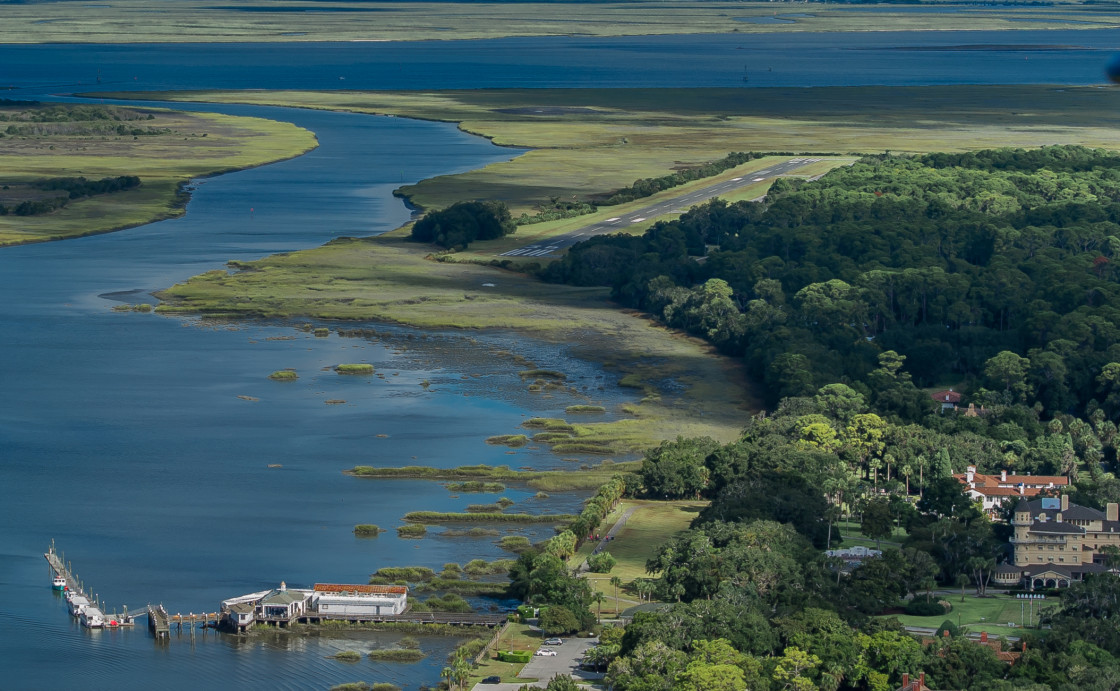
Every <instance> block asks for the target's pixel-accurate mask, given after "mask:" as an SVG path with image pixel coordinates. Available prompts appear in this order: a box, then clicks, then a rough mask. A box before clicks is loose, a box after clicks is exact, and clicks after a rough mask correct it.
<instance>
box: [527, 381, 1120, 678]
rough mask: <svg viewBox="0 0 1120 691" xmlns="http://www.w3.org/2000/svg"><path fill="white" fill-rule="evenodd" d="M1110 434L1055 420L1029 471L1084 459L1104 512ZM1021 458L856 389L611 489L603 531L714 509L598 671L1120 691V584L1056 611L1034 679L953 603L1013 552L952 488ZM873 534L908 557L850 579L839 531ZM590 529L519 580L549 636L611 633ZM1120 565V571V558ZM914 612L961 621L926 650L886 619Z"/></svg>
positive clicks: (979, 591)
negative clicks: (576, 554) (633, 515)
mask: <svg viewBox="0 0 1120 691" xmlns="http://www.w3.org/2000/svg"><path fill="white" fill-rule="evenodd" d="M1108 429H1109V428H1108V422H1107V421H1101V425H1098V427H1097V429H1093V428H1092V427H1091V426H1088V425H1087V423H1084V422H1082V421H1079V420H1076V419H1068V420H1066V421H1065V422H1062V421H1058V420H1055V421H1051V423H1050V424H1048V425H1047V426H1046V428H1045V430H1044V431H1043V432H1042V434H1041V435H1040V437H1039V438H1038V439H1036V440H1035V441H1034V442H1033V443H1032V444H1030V445H1029V446H1027V447H1026V448H1022V447H1019V451H1021V452H1022V453H1023V454H1024V455H1025V456H1031V455H1037V454H1044V455H1045V454H1047V453H1049V452H1050V451H1049V450H1052V449H1056V448H1065V447H1067V446H1068V451H1067V452H1066V453H1065V454H1064V455H1065V456H1067V457H1070V458H1074V459H1078V458H1080V459H1081V460H1083V461H1085V462H1084V463H1081V464H1079V465H1081V466H1082V467H1084V469H1085V472H1078V470H1077V467H1076V466H1075V467H1072V468H1071V469H1070V472H1071V474H1072V475H1073V476H1074V478H1075V479H1076V481H1075V484H1074V486H1073V488H1072V489H1073V494H1072V498H1073V500H1074V501H1076V502H1079V503H1083V504H1085V505H1088V506H1095V507H1101V506H1103V504H1104V502H1107V501H1118V500H1120V483H1117V481H1116V479H1115V477H1114V476H1113V475H1112V474H1111V473H1107V472H1105V471H1104V469H1103V467H1102V465H1101V462H1100V461H1101V459H1102V458H1107V459H1109V460H1114V459H1115V454H1116V448H1115V443H1116V441H1117V440H1116V439H1115V436H1114V435H1113V436H1111V437H1110V436H1109V435H1108V434H1106V435H1105V438H1106V439H1108V441H1107V442H1106V441H1102V440H1101V437H1100V436H1098V431H1101V430H1105V431H1107V430H1108ZM1074 440H1077V441H1074ZM1010 448H1011V447H1009V446H1007V445H1005V444H999V443H996V442H993V440H991V439H989V438H986V437H983V436H980V435H976V434H974V433H972V432H968V431H964V430H960V431H957V432H955V433H953V434H945V433H943V432H938V431H935V430H930V429H927V428H924V427H920V426H917V425H898V424H892V423H889V422H886V421H884V420H883V419H881V418H880V417H879V416H878V415H876V414H875V413H873V412H870V409H869V408H868V404H867V402H866V401H865V400H864V399H863V397H862V396H861V395H860V394H859V393H857V392H855V391H854V390H853V389H851V388H850V387H847V386H845V385H843V384H833V385H829V386H826V387H823V388H822V389H821V390H820V391H818V392H817V393H815V394H814V395H811V396H804V397H795V398H787V399H783V400H782V401H781V402H780V403H779V405H778V406H777V409H776V410H775V411H774V412H772V413H767V414H759V415H757V416H755V417H754V418H753V419H752V420H751V422H750V424H749V425H748V427H747V428H746V429H745V430H744V432H743V435H742V437H741V438H740V439H739V440H737V441H735V442H732V443H729V444H719V443H717V442H715V441H713V440H711V439H706V438H700V439H684V438H678V439H677V440H675V441H669V442H664V443H662V444H661V445H660V446H659V447H657V448H656V449H653V450H651V451H649V452H648V453H647V454H646V455H645V458H644V460H643V462H642V465H641V467H640V469H639V470H638V471H637V472H635V473H633V474H629V475H624V476H619V477H617V478H616V479H615V480H613V481H612V482H611V483H608V485H605V486H604V488H603V490H601V491H600V493H599V494H598V495H596V497H595V498H594V499H592V500H591V502H589V503H588V508H587V511H588V512H589V513H591V514H593V516H599V515H600V514H602V513H603V509H604V507H609V505H610V502H611V501H613V500H615V499H616V498H617V497H619V496H631V497H642V498H662V499H676V498H689V499H694V498H707V499H709V500H710V502H711V503H710V504H709V506H708V507H707V508H706V509H704V510H703V511H702V512H701V513H700V514H699V515H698V516H697V518H696V519H695V520H694V521H693V523H692V526H691V528H690V529H689V530H687V531H685V532H683V533H679V534H677V535H676V536H674V537H673V538H671V539H670V540H669V541H668V542H666V543H665V544H663V545H662V546H661V547H660V548H659V549H658V550H657V552H656V555H655V556H654V557H653V558H652V559H650V560H649V562H648V563H647V565H646V566H647V570H648V573H649V574H650V577H649V578H645V579H638V580H637V581H635V582H634V583H632V584H630V585H629V586H628V587H629V588H630V589H631V592H638V593H643V592H645V593H649V594H651V595H653V596H654V597H655V598H656V599H658V600H660V601H662V602H665V603H668V604H667V605H665V606H663V607H661V608H660V609H653V610H651V611H645V612H639V613H637V614H635V615H634V618H633V621H632V622H630V623H628V624H627V625H626V626H625V627H624V628H621V627H620V628H617V629H611V628H609V627H608V628H606V629H604V630H603V632H602V633H601V636H600V640H601V644H600V645H599V646H598V647H597V648H595V649H593V651H594V652H593V654H592V659H593V662H594V664H596V665H599V666H600V668H602V669H605V670H606V671H607V680H608V682H609V683H610V684H611V685H612V688H614V689H618V690H619V691H670V690H671V689H690V690H692V691H702V690H703V691H708V690H711V691H715V690H717V689H719V690H733V689H774V690H777V689H804V690H808V689H830V690H833V691H836V690H842V689H843V690H847V689H851V690H857V689H876V690H881V689H894V688H897V687H898V685H899V684H900V683H901V678H902V674H904V673H905V674H911V676H912V677H915V678H916V676H917V673H918V672H925V673H926V675H927V683H928V684H929V685H930V687H931V688H945V689H949V688H951V689H970V690H971V689H985V690H986V689H1008V690H1010V689H1032V690H1034V691H1046V690H1047V689H1074V688H1084V689H1111V688H1116V685H1117V684H1120V619H1118V618H1117V616H1116V615H1117V614H1120V610H1118V609H1117V605H1116V603H1117V602H1120V579H1117V578H1116V577H1115V576H1114V575H1112V574H1101V575H1099V576H1096V577H1092V576H1090V577H1088V578H1087V579H1086V580H1085V582H1083V583H1076V584H1075V585H1074V586H1073V587H1072V588H1069V589H1065V590H1063V591H1061V592H1060V593H1052V594H1051V597H1053V596H1054V595H1057V596H1058V597H1059V598H1060V602H1061V604H1060V607H1058V608H1057V609H1056V611H1054V612H1052V613H1051V614H1048V615H1047V618H1046V620H1045V624H1046V626H1047V627H1048V628H1047V629H1046V630H1044V631H1040V632H1032V631H1030V630H1026V629H1024V630H1021V632H1019V633H1018V634H1017V635H1018V636H1019V637H1020V641H1019V642H1018V643H1016V644H1015V647H1014V652H1015V653H1016V656H1017V659H1015V660H1014V664H1010V665H1009V664H1008V661H1007V659H1001V658H1000V657H999V656H998V655H997V654H996V653H995V652H994V651H993V650H992V649H991V648H989V647H987V646H983V645H980V644H978V643H976V642H975V641H972V640H969V639H968V638H967V637H965V636H964V635H962V632H961V631H960V630H958V628H957V626H956V625H955V624H954V623H953V619H954V618H955V617H953V616H950V615H949V613H950V612H951V608H952V607H953V603H956V602H957V597H955V596H947V595H946V594H945V590H944V589H945V588H960V593H961V602H963V601H964V597H963V593H964V589H965V588H966V587H968V588H970V589H973V590H974V591H975V594H976V595H977V596H979V597H983V596H985V595H986V594H987V585H988V583H989V581H990V578H991V574H992V571H993V569H995V568H996V566H997V565H998V564H999V563H1001V562H1002V561H1004V560H1005V559H1006V558H1007V557H1008V544H1007V539H1008V536H1009V534H1010V528H1009V526H1008V525H1007V524H1006V523H1005V522H997V521H992V520H990V519H989V517H988V516H987V515H986V514H985V513H984V512H983V511H981V510H980V509H979V508H978V507H977V506H976V505H974V504H972V503H971V502H970V500H969V498H968V497H967V495H965V494H964V493H963V492H962V491H961V484H960V482H959V481H958V480H956V479H954V478H953V477H951V472H952V471H953V470H954V469H957V468H958V467H959V466H961V465H963V464H965V463H978V464H982V465H983V466H986V467H987V468H993V467H995V465H996V464H1000V463H1004V462H1008V461H1011V462H1013V461H1014V460H1015V458H1014V455H1015V452H1013V451H1009V449H1010ZM1061 455H1063V454H1062V453H1059V454H1058V456H1061ZM1089 459H1092V460H1089ZM856 515H858V523H859V526H860V532H861V533H863V534H864V535H866V536H868V537H869V538H871V539H890V540H897V539H899V533H898V532H895V531H896V530H897V529H899V528H902V529H904V533H903V534H904V535H905V537H902V538H901V540H902V541H901V543H890V546H886V545H884V547H883V549H884V552H883V555H882V557H881V558H878V559H869V560H865V561H863V563H862V564H860V565H858V566H856V567H855V568H843V564H842V563H841V562H840V561H839V560H837V559H835V558H833V557H829V556H828V555H826V554H825V553H824V551H823V550H824V549H825V548H826V547H827V546H829V545H835V544H836V542H837V540H838V530H837V526H836V524H837V522H838V521H840V520H841V519H843V518H845V517H847V518H848V519H849V520H851V519H852V518H853V517H854V516H856ZM596 524H597V521H595V522H592V523H591V526H592V528H593V527H594V525H596ZM571 529H575V530H577V531H583V530H585V529H586V528H585V526H583V525H581V526H580V527H578V528H570V529H569V530H568V531H565V532H564V533H561V534H560V535H558V536H557V537H556V538H553V539H552V540H550V541H548V542H546V543H545V544H544V545H543V546H538V548H533V549H529V550H527V551H525V552H522V554H521V555H520V558H519V560H518V562H517V564H516V565H515V566H514V567H513V568H511V571H510V577H511V580H512V589H511V591H512V592H513V594H515V595H516V596H518V597H519V598H523V599H525V600H527V601H528V602H531V603H533V604H536V605H538V606H539V605H544V604H549V605H551V606H550V607H549V611H550V612H552V614H550V615H549V617H548V618H547V620H546V619H542V626H545V627H546V631H548V632H549V633H552V632H556V633H567V632H570V631H576V630H584V629H585V628H587V627H588V626H589V625H590V624H591V622H593V621H594V617H593V614H592V612H591V610H590V606H591V604H592V597H591V595H592V593H591V591H590V589H588V588H587V586H586V581H584V580H583V579H579V578H576V577H574V576H572V575H571V574H570V573H569V572H568V571H567V569H564V568H562V562H561V559H562V558H564V557H566V556H568V555H570V554H571V553H572V550H573V549H574V546H575V545H574V542H575V541H574V540H573V537H574V535H573V533H572V532H571ZM580 534H582V532H580ZM891 536H893V537H891ZM1114 560H1115V564H1114V565H1115V566H1120V554H1116V555H1115V556H1114ZM938 591H939V592H938ZM934 593H936V594H934ZM903 611H905V613H907V614H915V615H919V616H926V615H931V614H945V615H946V616H944V622H943V624H942V626H941V628H940V630H939V631H937V632H936V635H935V636H933V637H931V638H932V640H927V641H925V642H923V641H922V640H920V639H921V636H915V635H913V634H912V633H910V632H907V631H906V630H904V629H903V628H902V626H901V624H900V623H899V621H898V620H897V619H895V618H893V617H890V616H886V617H884V616H882V615H884V614H888V615H889V614H892V613H902V612H903ZM1024 643H1025V645H1024ZM1005 650H1007V648H1005Z"/></svg>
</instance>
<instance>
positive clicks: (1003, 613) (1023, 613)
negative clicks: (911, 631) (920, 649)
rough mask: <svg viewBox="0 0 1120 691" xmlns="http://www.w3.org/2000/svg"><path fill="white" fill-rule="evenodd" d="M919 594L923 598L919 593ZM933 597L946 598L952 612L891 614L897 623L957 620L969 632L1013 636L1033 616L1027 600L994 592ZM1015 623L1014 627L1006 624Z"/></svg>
mask: <svg viewBox="0 0 1120 691" xmlns="http://www.w3.org/2000/svg"><path fill="white" fill-rule="evenodd" d="M918 597H925V595H923V594H919V595H918ZM934 598H935V599H940V600H947V601H949V602H950V603H952V605H953V611H952V612H950V613H948V614H941V615H934V616H932V617H916V616H912V615H909V614H898V615H893V614H892V615H890V616H893V617H897V618H898V620H899V621H900V622H902V623H903V624H904V625H906V626H924V627H932V628H937V627H939V626H941V623H942V622H944V621H945V620H946V619H948V620H950V621H952V622H953V623H954V624H957V623H958V622H959V625H960V626H966V627H967V630H968V631H987V632H988V633H1000V634H1004V635H1015V634H1017V633H1018V632H1019V631H1020V629H1021V628H1023V627H1025V626H1026V625H1027V624H1028V623H1030V622H1031V620H1032V618H1031V616H1030V613H1029V612H1027V608H1028V607H1029V606H1030V605H1029V603H1027V604H1024V603H1025V602H1026V601H1025V600H1018V599H1016V598H1014V597H1011V596H1006V595H994V596H990V597H976V596H974V595H971V594H967V595H965V597H964V599H963V601H962V600H961V596H960V593H957V594H955V595H945V594H942V595H934ZM1041 602H1043V606H1044V607H1046V606H1050V607H1053V606H1056V605H1054V604H1049V605H1048V604H1047V602H1048V601H1045V600H1043V601H1041ZM1038 611H1039V607H1038V602H1036V603H1035V614H1034V617H1033V622H1034V625H1035V627H1036V628H1037V625H1038ZM1009 624H1014V626H1009Z"/></svg>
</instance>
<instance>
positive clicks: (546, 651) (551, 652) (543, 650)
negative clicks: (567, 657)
mask: <svg viewBox="0 0 1120 691" xmlns="http://www.w3.org/2000/svg"><path fill="white" fill-rule="evenodd" d="M536 654H537V655H543V656H545V657H556V651H555V650H552V649H550V648H541V649H540V650H538V651H537V652H536Z"/></svg>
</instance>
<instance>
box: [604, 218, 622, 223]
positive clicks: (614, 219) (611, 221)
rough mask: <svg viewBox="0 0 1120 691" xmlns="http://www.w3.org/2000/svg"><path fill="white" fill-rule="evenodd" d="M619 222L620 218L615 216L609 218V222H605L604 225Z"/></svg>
mask: <svg viewBox="0 0 1120 691" xmlns="http://www.w3.org/2000/svg"><path fill="white" fill-rule="evenodd" d="M618 220H620V219H619V217H618V216H615V217H614V218H608V219H607V220H605V221H603V223H614V222H615V221H618Z"/></svg>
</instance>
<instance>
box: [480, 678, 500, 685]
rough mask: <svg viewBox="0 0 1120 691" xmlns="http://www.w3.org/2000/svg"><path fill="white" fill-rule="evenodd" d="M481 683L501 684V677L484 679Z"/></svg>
mask: <svg viewBox="0 0 1120 691" xmlns="http://www.w3.org/2000/svg"><path fill="white" fill-rule="evenodd" d="M481 683H483V684H501V683H502V678H501V677H486V678H485V679H483V680H482V682H481Z"/></svg>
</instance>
